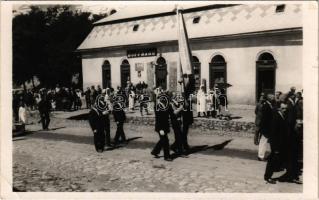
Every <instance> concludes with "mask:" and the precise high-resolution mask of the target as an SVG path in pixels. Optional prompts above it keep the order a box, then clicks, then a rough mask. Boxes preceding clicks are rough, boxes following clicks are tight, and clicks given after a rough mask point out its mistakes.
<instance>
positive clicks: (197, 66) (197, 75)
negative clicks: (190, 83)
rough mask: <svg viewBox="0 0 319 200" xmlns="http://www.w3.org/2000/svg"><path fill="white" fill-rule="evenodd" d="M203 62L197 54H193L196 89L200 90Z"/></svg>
mask: <svg viewBox="0 0 319 200" xmlns="http://www.w3.org/2000/svg"><path fill="white" fill-rule="evenodd" d="M200 67H201V64H200V62H199V60H198V58H197V57H196V56H193V69H194V79H195V89H196V90H198V89H199V87H200V85H201V75H200V73H201V68H200Z"/></svg>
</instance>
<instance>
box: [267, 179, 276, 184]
mask: <svg viewBox="0 0 319 200" xmlns="http://www.w3.org/2000/svg"><path fill="white" fill-rule="evenodd" d="M265 181H266V183H269V184H276V181H275V180H274V179H272V178H266V179H265Z"/></svg>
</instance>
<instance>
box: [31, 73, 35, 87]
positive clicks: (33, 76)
mask: <svg viewBox="0 0 319 200" xmlns="http://www.w3.org/2000/svg"><path fill="white" fill-rule="evenodd" d="M33 77H34V76H32V78H31V81H32V87H33V89H34V88H35V86H34V80H33Z"/></svg>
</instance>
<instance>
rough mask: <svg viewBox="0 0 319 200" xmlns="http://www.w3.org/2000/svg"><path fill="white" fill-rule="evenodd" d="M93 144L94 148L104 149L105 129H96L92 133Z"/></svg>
mask: <svg viewBox="0 0 319 200" xmlns="http://www.w3.org/2000/svg"><path fill="white" fill-rule="evenodd" d="M94 145H95V150H96V151H98V150H102V151H103V150H104V145H105V130H103V129H102V130H98V131H97V132H96V133H94Z"/></svg>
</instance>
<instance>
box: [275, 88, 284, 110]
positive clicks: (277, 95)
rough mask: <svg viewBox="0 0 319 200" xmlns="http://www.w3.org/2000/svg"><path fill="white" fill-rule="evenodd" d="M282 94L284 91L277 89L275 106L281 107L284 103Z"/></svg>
mask: <svg viewBox="0 0 319 200" xmlns="http://www.w3.org/2000/svg"><path fill="white" fill-rule="evenodd" d="M281 95H282V92H281V91H277V92H276V93H275V106H274V107H275V108H280V104H281V103H282V101H281V99H280V97H281Z"/></svg>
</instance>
